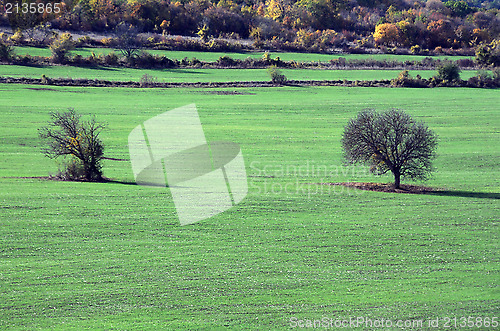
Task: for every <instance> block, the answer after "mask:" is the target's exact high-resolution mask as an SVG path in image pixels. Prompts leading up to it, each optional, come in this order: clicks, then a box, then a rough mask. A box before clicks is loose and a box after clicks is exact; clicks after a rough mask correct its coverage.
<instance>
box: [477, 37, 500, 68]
mask: <svg viewBox="0 0 500 331" xmlns="http://www.w3.org/2000/svg"><path fill="white" fill-rule="evenodd" d="M476 61H477V62H478V63H479V64H481V65H492V66H500V40H493V41H492V42H491V43H489V44H481V45H479V46H478V47H477V49H476Z"/></svg>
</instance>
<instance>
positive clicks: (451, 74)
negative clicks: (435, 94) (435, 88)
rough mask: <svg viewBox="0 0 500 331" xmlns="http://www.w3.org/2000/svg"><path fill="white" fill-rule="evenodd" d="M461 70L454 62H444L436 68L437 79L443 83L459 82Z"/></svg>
mask: <svg viewBox="0 0 500 331" xmlns="http://www.w3.org/2000/svg"><path fill="white" fill-rule="evenodd" d="M461 71H462V70H461V69H460V67H459V66H458V64H456V63H455V62H446V63H443V64H442V65H440V66H439V67H438V75H437V78H439V79H442V80H445V81H449V82H451V81H458V80H460V72H461Z"/></svg>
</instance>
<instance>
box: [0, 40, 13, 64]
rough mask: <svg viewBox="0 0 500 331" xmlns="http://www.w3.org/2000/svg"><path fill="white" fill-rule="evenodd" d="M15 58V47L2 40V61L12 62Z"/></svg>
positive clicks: (0, 57) (0, 42)
mask: <svg viewBox="0 0 500 331" xmlns="http://www.w3.org/2000/svg"><path fill="white" fill-rule="evenodd" d="M13 57H14V47H13V46H12V45H11V44H10V42H8V41H4V40H3V38H0V61H10V60H11V59H12V58H13Z"/></svg>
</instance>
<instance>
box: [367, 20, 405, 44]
mask: <svg viewBox="0 0 500 331" xmlns="http://www.w3.org/2000/svg"><path fill="white" fill-rule="evenodd" d="M373 38H374V39H375V42H376V43H377V44H396V43H397V41H398V38H399V30H398V27H397V26H396V25H394V24H392V23H383V24H379V25H377V26H376V27H375V33H373Z"/></svg>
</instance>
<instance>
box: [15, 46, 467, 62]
mask: <svg viewBox="0 0 500 331" xmlns="http://www.w3.org/2000/svg"><path fill="white" fill-rule="evenodd" d="M113 51H114V52H116V53H117V54H119V53H120V52H119V51H118V50H113V49H111V48H87V47H84V48H78V49H76V50H74V51H72V52H71V53H72V54H73V55H76V54H79V55H81V56H85V57H86V56H90V55H91V54H92V52H94V53H95V54H96V55H98V54H109V53H110V52H113ZM15 52H16V54H18V55H25V54H29V55H32V56H46V57H48V56H51V53H50V50H49V49H48V48H36V47H16V49H15ZM148 52H150V53H152V54H161V55H164V56H166V57H168V58H171V59H177V60H182V59H184V58H186V57H187V58H188V59H192V58H194V57H195V58H197V59H198V60H201V61H209V62H213V61H217V59H218V58H219V57H221V56H224V55H227V56H230V57H232V58H233V59H240V60H244V59H246V58H248V57H250V58H257V59H258V58H262V55H263V54H264V52H241V53H231V52H195V51H162V50H148ZM277 56H279V57H280V59H281V60H283V61H292V60H293V61H298V62H311V61H314V62H317V61H321V62H328V61H330V60H332V59H337V58H339V57H344V58H346V59H347V60H355V59H373V60H379V61H381V60H396V61H407V60H416V61H420V60H422V59H424V58H425V57H426V56H422V55H393V54H338V55H331V54H316V53H293V52H290V53H283V52H271V57H272V58H276V57H277ZM431 58H434V59H442V60H443V59H453V60H458V59H466V58H473V57H470V56H447V55H442V56H431Z"/></svg>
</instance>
